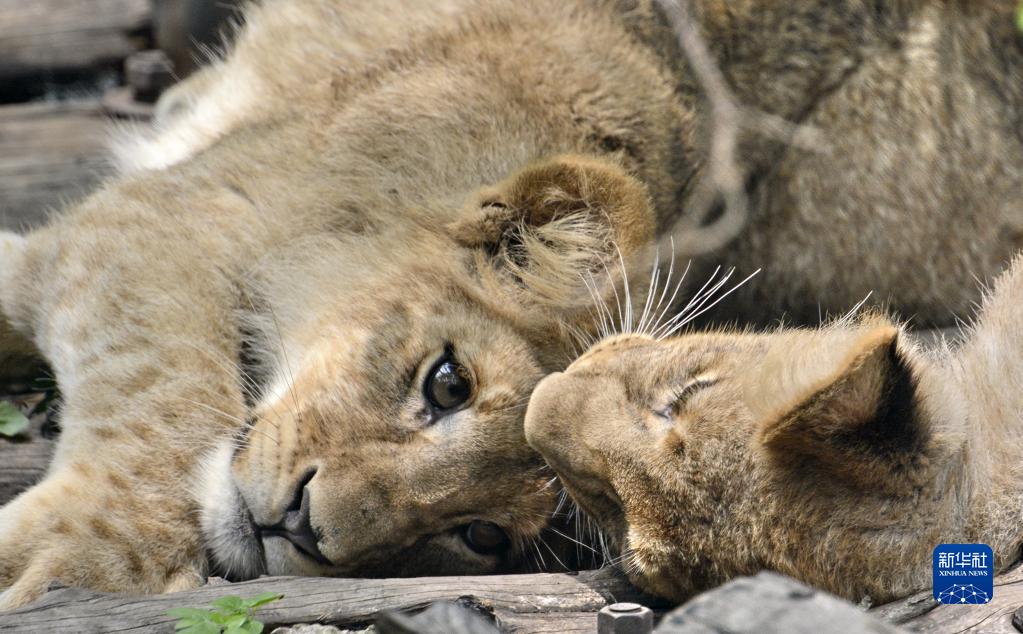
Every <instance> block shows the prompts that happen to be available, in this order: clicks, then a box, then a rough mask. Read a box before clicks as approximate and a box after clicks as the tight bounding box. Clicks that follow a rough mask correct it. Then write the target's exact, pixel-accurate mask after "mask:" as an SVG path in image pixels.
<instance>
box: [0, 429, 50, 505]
mask: <svg viewBox="0 0 1023 634" xmlns="http://www.w3.org/2000/svg"><path fill="white" fill-rule="evenodd" d="M55 444H56V443H55V442H54V441H52V440H47V439H45V438H35V439H33V440H32V441H30V442H19V441H11V440H6V439H0V505H3V504H6V503H7V502H8V501H9V500H11V499H13V498H14V497H15V496H16V495H18V494H19V493H21V492H22V491H24V490H25V489H27V488H29V487H30V486H32V485H33V484H35V483H36V482H38V481H39V480H42V478H43V475H45V473H46V465H48V464H49V463H50V457H51V456H52V455H53V448H54V445H55Z"/></svg>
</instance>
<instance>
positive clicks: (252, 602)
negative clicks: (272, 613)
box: [245, 592, 284, 608]
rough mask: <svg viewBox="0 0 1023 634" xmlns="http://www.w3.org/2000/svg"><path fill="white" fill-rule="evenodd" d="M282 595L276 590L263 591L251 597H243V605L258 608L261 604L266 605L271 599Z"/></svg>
mask: <svg viewBox="0 0 1023 634" xmlns="http://www.w3.org/2000/svg"><path fill="white" fill-rule="evenodd" d="M283 598H284V595H283V594H280V593H278V592H264V593H263V594H260V595H258V596H255V597H252V598H251V599H245V606H246V607H249V608H258V607H259V606H261V605H266V604H267V603H270V602H271V601H277V600H278V599H283Z"/></svg>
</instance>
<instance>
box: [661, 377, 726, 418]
mask: <svg viewBox="0 0 1023 634" xmlns="http://www.w3.org/2000/svg"><path fill="white" fill-rule="evenodd" d="M717 382H718V379H717V378H716V377H708V376H698V377H696V378H694V379H692V380H690V381H689V382H688V383H686V384H685V385H684V386H682V388H681V389H678V390H675V391H674V392H672V393H671V396H670V397H669V399H668V403H667V405H665V406H664V407H662V408H661V409H658V410H654V413H655V414H657V415H658V416H660V417H661V418H664V419H666V420H668V421H671V420H672V419H674V417H675V416H678V414H679V413H680V412H681V411H682V410H683V409H685V407H686V405H687V404H688V402H689V399H690V398H692V396H693V395H694V394H696V393H697V392H699V391H700V390H702V389H704V388H706V387H710V386H711V385H714V384H715V383H717Z"/></svg>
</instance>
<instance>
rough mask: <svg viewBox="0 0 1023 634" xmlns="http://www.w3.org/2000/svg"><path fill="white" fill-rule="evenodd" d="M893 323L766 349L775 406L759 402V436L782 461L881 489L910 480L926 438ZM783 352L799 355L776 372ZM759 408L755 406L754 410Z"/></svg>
mask: <svg viewBox="0 0 1023 634" xmlns="http://www.w3.org/2000/svg"><path fill="white" fill-rule="evenodd" d="M898 334H899V331H898V329H897V328H896V327H894V326H892V325H890V324H884V325H874V326H872V327H869V328H858V329H854V330H853V331H852V332H851V333H850V332H845V333H842V332H834V333H832V336H830V337H829V336H828V335H827V331H825V334H824V335H823V336H821V337H820V338H819V339H816V340H814V341H812V343H810V345H809V346H808V348H803V349H800V347H799V346H793V345H784V346H781V347H780V348H779V349H776V350H773V351H772V352H769V353H768V355H767V357H768V358H767V359H765V361H766V365H767V366H768V367H770V368H773V370H774V371H772V373H771V375H772V376H775V377H778V376H781V377H783V378H782V379H781V380H780V381H779V383H778V384H777V385H774V386H772V387H773V388H774V392H775V396H774V398H773V399H770V400H773V401H774V405H773V406H771V407H767V408H762V409H761V417H760V425H759V426H758V430H759V432H758V433H759V438H760V441H761V442H762V444H763V446H764V447H765V448H766V449H767V450H768V451H769V452H770V454H771V456H772V457H773V458H774V459H775V460H776V461H777V462H779V463H783V464H784V463H788V464H789V465H790V466H792V467H797V468H799V469H801V470H806V468H808V467H809V468H811V469H816V470H817V471H818V472H819V471H821V470H823V471H825V472H827V473H829V474H831V475H833V476H836V477H838V478H841V479H842V480H844V481H846V482H850V483H855V484H857V485H860V486H870V487H877V488H883V489H890V488H891V487H893V486H894V487H898V486H901V485H904V484H908V483H910V482H911V481H912V480H913V475H914V473H916V472H917V469H918V467H919V466H920V465H921V461H922V460H923V459H924V449H925V447H926V445H927V441H928V436H929V434H928V429H927V428H926V426H925V425H924V423H923V421H922V419H921V418H920V417H919V416H918V415H917V414H918V412H917V407H916V383H915V380H914V377H913V374H912V371H911V368H910V367H909V365H908V364H907V362H906V359H905V358H904V356H903V354H902V352H901V351H900V350H899V346H898ZM786 355H790V356H796V355H798V357H799V359H800V360H799V361H792V362H790V363H789V364H788V365H787V371H786V372H782V373H779V372H777V370H778V368H780V367H781V366H782V365H784V364H785V360H784V359H783V358H779V357H784V356H786ZM754 411H756V410H754Z"/></svg>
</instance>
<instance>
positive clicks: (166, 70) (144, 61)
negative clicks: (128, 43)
mask: <svg viewBox="0 0 1023 634" xmlns="http://www.w3.org/2000/svg"><path fill="white" fill-rule="evenodd" d="M124 77H125V79H126V80H127V82H128V85H129V86H131V88H132V90H133V91H134V95H135V99H136V100H138V101H142V102H146V103H153V102H154V101H156V98H157V97H159V96H160V93H162V92H163V91H164V90H166V89H167V88H169V87H170V86H171V84H173V83H174V64H173V63H172V62H171V61H170V58H169V57H167V54H166V53H164V52H163V51H161V50H156V49H154V50H150V51H139V52H138V53H133V54H132V55H130V56H128V59H126V60H124Z"/></svg>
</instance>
